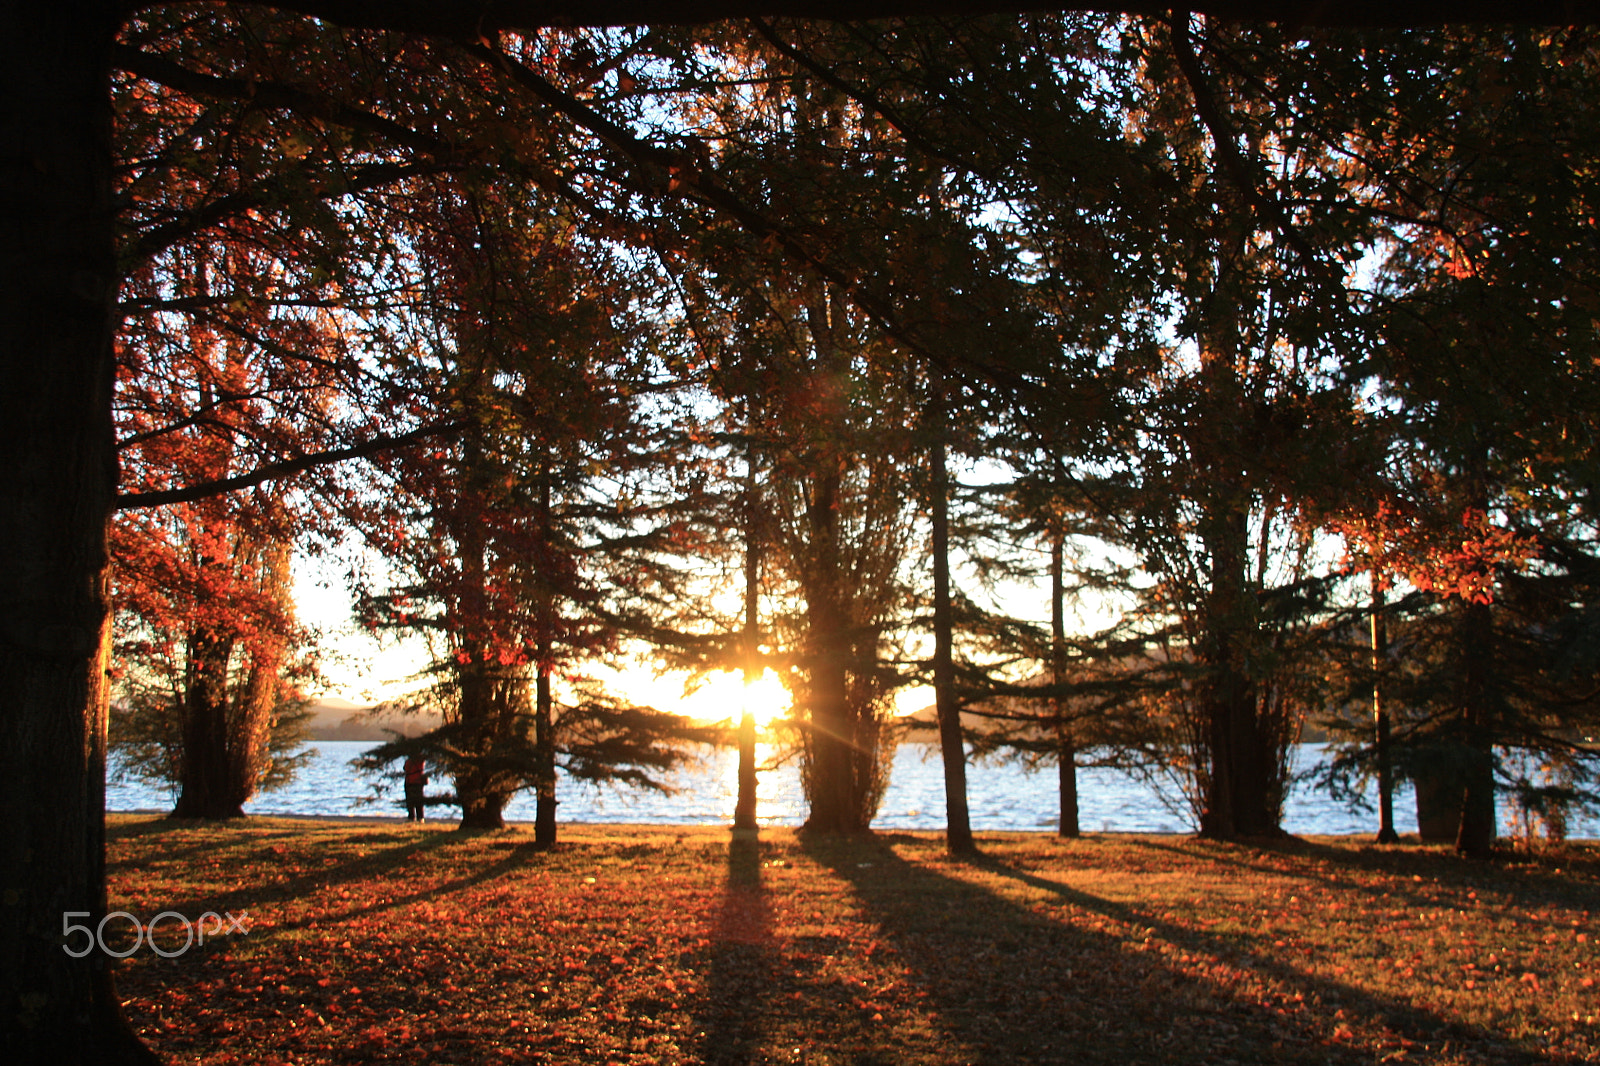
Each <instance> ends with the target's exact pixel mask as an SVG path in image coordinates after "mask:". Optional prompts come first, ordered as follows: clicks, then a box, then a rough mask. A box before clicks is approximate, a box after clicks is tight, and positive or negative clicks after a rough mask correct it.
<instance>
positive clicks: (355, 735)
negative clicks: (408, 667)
mask: <svg viewBox="0 0 1600 1066" xmlns="http://www.w3.org/2000/svg"><path fill="white" fill-rule="evenodd" d="M306 710H308V711H310V712H311V722H310V724H309V726H308V727H307V729H306V739H307V740H365V741H372V742H374V743H381V742H382V741H385V740H388V739H389V732H388V731H393V732H398V733H403V734H404V735H406V736H408V737H414V736H416V735H418V734H419V733H426V732H427V731H428V730H430V729H433V728H435V727H437V726H438V725H439V723H440V721H441V719H440V718H439V716H438V715H436V714H397V713H394V712H388V713H382V714H380V713H378V712H377V711H376V710H375V709H374V708H373V707H371V706H366V707H363V706H362V705H361V704H359V703H351V702H350V701H349V700H342V699H337V698H334V699H326V700H319V701H317V702H316V703H313V704H311V705H310V706H309V707H307V708H306Z"/></svg>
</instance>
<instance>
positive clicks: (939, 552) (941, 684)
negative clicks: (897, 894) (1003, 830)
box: [928, 369, 978, 855]
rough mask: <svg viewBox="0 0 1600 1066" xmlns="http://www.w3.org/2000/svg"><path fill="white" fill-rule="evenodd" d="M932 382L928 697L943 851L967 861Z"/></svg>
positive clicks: (943, 484) (945, 522) (938, 416)
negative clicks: (935, 735)
mask: <svg viewBox="0 0 1600 1066" xmlns="http://www.w3.org/2000/svg"><path fill="white" fill-rule="evenodd" d="M932 376H933V383H932V388H933V402H932V404H931V408H932V415H933V417H932V419H931V420H930V421H931V422H932V423H933V425H932V429H933V437H934V440H933V446H932V448H931V454H930V456H929V458H930V460H931V463H930V466H931V471H930V472H931V478H930V481H931V483H930V485H929V489H928V495H929V500H928V504H929V511H930V512H931V517H932V520H933V691H934V706H935V709H936V711H937V714H938V719H939V755H940V758H941V760H942V761H943V763H944V807H945V847H946V848H947V849H948V850H949V852H950V854H952V855H972V854H976V852H977V850H978V849H977V845H976V844H974V843H973V840H972V823H971V821H970V819H969V817H968V814H967V750H966V742H965V740H964V739H963V738H962V735H961V701H960V700H959V699H958V697H957V695H956V675H955V663H954V658H953V651H954V649H953V648H952V645H953V643H954V633H953V632H952V628H953V627H952V621H951V617H950V476H949V472H948V471H947V470H946V468H945V441H944V438H945V432H946V426H945V423H946V420H947V414H946V411H945V394H944V380H943V375H941V374H940V373H939V371H938V370H937V369H935V370H934V371H933V372H932Z"/></svg>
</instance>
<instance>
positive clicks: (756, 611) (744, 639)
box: [733, 427, 761, 829]
mask: <svg viewBox="0 0 1600 1066" xmlns="http://www.w3.org/2000/svg"><path fill="white" fill-rule="evenodd" d="M747 428H753V427H747ZM756 544H757V540H756V462H755V455H754V451H753V450H752V451H750V452H747V453H746V455H745V468H744V631H743V633H741V634H740V641H739V643H740V645H741V648H740V651H741V653H742V654H743V657H744V705H743V707H742V708H741V709H740V714H739V795H738V798H737V799H736V800H735V801H734V805H733V827H734V828H735V829H755V828H756V827H757V825H758V823H757V821H756V719H755V714H754V712H753V711H752V710H751V708H750V686H751V685H753V684H755V682H756V679H757V678H759V677H760V676H761V666H760V662H759V651H760V642H761V636H760V622H761V616H760V607H761V603H760V592H761V587H760V582H761V559H760V553H759V551H758V549H757V547H756Z"/></svg>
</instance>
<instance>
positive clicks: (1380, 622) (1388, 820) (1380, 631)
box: [1372, 570, 1400, 844]
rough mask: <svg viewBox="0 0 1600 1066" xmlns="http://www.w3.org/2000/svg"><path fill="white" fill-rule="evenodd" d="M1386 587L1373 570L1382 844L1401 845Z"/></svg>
mask: <svg viewBox="0 0 1600 1066" xmlns="http://www.w3.org/2000/svg"><path fill="white" fill-rule="evenodd" d="M1383 611H1384V603H1383V586H1382V583H1381V578H1380V577H1379V575H1378V572H1377V571H1376V570H1374V571H1373V572H1372V726H1373V733H1374V736H1375V744H1376V748H1377V753H1376V755H1377V761H1378V843H1379V844H1397V843H1399V841H1400V834H1399V833H1397V832H1395V828H1394V762H1393V759H1392V757H1391V753H1390V750H1389V747H1390V745H1389V708H1388V707H1387V706H1386V705H1385V703H1384V700H1383V675H1384V672H1385V670H1386V668H1387V666H1388V662H1389V634H1388V631H1387V629H1386V627H1385V625H1384V615H1383Z"/></svg>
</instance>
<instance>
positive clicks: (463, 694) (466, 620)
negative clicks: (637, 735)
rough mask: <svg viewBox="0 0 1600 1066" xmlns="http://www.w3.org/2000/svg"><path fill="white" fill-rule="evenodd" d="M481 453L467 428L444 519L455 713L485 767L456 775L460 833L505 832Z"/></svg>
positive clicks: (476, 397)
mask: <svg viewBox="0 0 1600 1066" xmlns="http://www.w3.org/2000/svg"><path fill="white" fill-rule="evenodd" d="M479 403H480V393H479V390H478V389H477V388H476V387H474V388H473V389H471V390H470V391H469V392H468V399H467V408H468V410H469V411H476V410H478V408H479ZM483 453H484V445H483V433H482V429H481V427H479V426H478V425H477V424H476V423H469V427H468V429H467V430H466V431H465V432H464V433H463V434H462V443H461V474H460V477H461V481H462V485H463V487H462V490H461V495H460V497H459V499H458V500H457V501H456V511H455V513H454V514H453V515H451V516H450V519H449V521H450V523H451V526H452V528H451V530H450V532H451V533H452V534H453V535H454V539H455V541H456V544H457V545H458V548H457V550H458V551H459V553H460V557H461V593H460V596H459V603H458V605H457V609H456V617H455V619H454V620H453V624H452V628H453V631H454V633H455V634H457V635H458V636H459V639H460V642H461V648H460V654H461V655H462V656H464V658H465V661H464V662H462V663H461V664H460V665H459V666H458V667H457V668H456V669H457V670H458V671H459V676H458V678H457V680H458V683H459V685H460V696H459V700H460V702H459V705H458V707H457V713H458V714H459V715H460V719H461V723H462V724H463V725H464V726H465V727H467V729H468V730H469V731H470V732H469V735H470V737H471V739H470V741H469V743H470V744H471V746H472V750H473V751H474V752H475V753H476V754H477V755H478V756H480V757H481V758H482V759H483V761H484V764H483V765H481V766H480V765H468V766H467V767H466V768H464V769H462V770H460V771H458V772H457V774H456V779H455V786H456V797H457V799H458V801H459V802H460V804H461V826H460V828H461V829H463V830H468V829H501V828H504V826H505V824H506V823H505V807H506V803H507V802H509V801H510V799H511V793H510V792H509V791H507V790H506V788H505V786H504V784H503V775H502V774H501V773H500V772H499V771H498V770H497V769H495V768H494V766H493V762H494V760H493V756H494V753H495V750H496V748H498V747H500V745H501V741H502V739H503V737H504V736H505V733H506V728H507V721H506V719H507V717H508V714H507V708H506V706H505V700H504V698H502V696H503V694H502V693H500V692H498V691H497V686H496V684H495V678H494V676H493V669H494V668H493V667H492V666H491V664H490V659H491V654H490V646H489V639H488V634H489V631H490V621H489V596H488V580H489V579H488V566H489V562H488V560H489V540H488V531H487V529H486V524H485V509H486V507H487V504H486V502H485V500H484V495H483V493H482V491H480V488H479V479H480V478H482V477H483V476H484V472H483V468H484V462H485V461H484V457H483Z"/></svg>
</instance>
